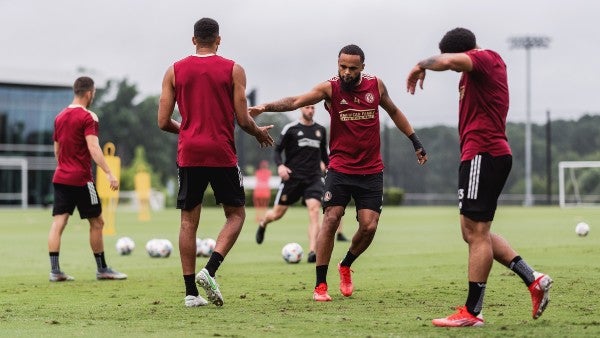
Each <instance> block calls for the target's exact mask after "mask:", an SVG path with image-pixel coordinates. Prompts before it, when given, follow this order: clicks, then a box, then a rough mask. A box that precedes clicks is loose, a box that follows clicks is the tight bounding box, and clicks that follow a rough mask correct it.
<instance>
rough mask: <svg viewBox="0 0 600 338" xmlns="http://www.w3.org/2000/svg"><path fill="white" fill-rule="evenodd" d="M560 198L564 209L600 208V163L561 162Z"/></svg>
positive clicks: (559, 170)
mask: <svg viewBox="0 0 600 338" xmlns="http://www.w3.org/2000/svg"><path fill="white" fill-rule="evenodd" d="M558 198H559V203H560V206H561V207H563V208H564V207H567V206H584V205H586V206H600V161H562V162H559V163H558Z"/></svg>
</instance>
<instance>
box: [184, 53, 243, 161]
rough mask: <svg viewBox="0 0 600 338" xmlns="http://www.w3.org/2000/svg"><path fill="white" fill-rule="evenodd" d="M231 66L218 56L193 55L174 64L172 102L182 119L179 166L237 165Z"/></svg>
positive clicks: (231, 62) (229, 62) (231, 63)
mask: <svg viewBox="0 0 600 338" xmlns="http://www.w3.org/2000/svg"><path fill="white" fill-rule="evenodd" d="M233 66H234V62H233V61H231V60H228V59H225V58H222V57H220V56H217V55H208V56H200V55H192V56H189V57H187V58H184V59H182V60H180V61H178V62H176V63H175V64H174V66H173V69H174V73H175V99H176V101H177V106H178V108H179V112H180V114H181V118H182V120H181V128H180V131H179V144H178V149H177V162H178V164H179V166H182V167H190V166H208V167H230V166H235V165H237V157H236V153H235V143H234V136H233V132H234V119H235V112H234V105H233V78H232V72H233Z"/></svg>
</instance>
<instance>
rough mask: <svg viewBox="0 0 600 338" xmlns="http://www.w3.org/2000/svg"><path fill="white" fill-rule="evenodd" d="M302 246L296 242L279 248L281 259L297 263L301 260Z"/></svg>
mask: <svg viewBox="0 0 600 338" xmlns="http://www.w3.org/2000/svg"><path fill="white" fill-rule="evenodd" d="M302 253H303V251H302V247H301V246H300V244H298V243H288V244H286V245H284V246H283V249H281V256H283V260H285V261H286V262H288V263H298V262H300V261H301V260H302Z"/></svg>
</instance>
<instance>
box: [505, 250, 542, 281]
mask: <svg viewBox="0 0 600 338" xmlns="http://www.w3.org/2000/svg"><path fill="white" fill-rule="evenodd" d="M508 267H509V268H510V269H511V270H512V271H513V272H514V273H516V274H517V275H519V277H521V279H522V280H523V282H525V285H527V286H529V285H531V283H533V282H534V281H535V277H534V276H533V269H532V268H531V267H530V266H529V265H527V263H525V260H523V258H521V256H517V257H515V258H514V259H513V260H512V261H511V262H510V264H509V265H508Z"/></svg>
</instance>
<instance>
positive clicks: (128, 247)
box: [115, 237, 135, 255]
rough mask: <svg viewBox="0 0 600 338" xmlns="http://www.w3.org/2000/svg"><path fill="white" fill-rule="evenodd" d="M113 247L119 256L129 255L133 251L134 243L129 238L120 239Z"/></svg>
mask: <svg viewBox="0 0 600 338" xmlns="http://www.w3.org/2000/svg"><path fill="white" fill-rule="evenodd" d="M115 247H116V248H117V252H118V253H119V254H120V255H129V254H130V253H131V252H132V251H133V249H135V242H134V241H133V239H131V238H129V237H121V238H119V239H118V240H117V244H116V245H115Z"/></svg>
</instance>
